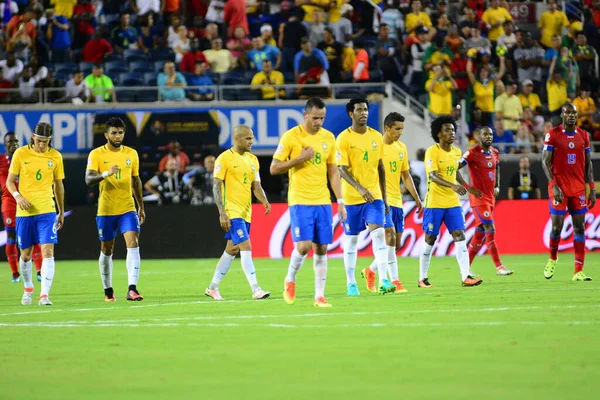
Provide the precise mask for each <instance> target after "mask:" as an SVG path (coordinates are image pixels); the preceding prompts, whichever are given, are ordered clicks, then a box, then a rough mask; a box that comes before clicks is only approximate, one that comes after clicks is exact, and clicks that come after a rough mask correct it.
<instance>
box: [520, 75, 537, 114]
mask: <svg viewBox="0 0 600 400" xmlns="http://www.w3.org/2000/svg"><path fill="white" fill-rule="evenodd" d="M521 90H522V91H523V92H522V93H519V100H521V106H523V109H524V108H525V107H529V108H531V109H532V110H535V109H536V108H538V107H541V106H542V102H541V101H540V96H538V95H537V93H535V92H534V91H533V81H532V80H530V79H526V80H524V81H523V83H522V84H521Z"/></svg>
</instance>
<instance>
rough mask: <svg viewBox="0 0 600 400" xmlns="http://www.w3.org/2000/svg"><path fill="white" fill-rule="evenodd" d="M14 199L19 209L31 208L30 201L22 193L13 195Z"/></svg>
mask: <svg viewBox="0 0 600 400" xmlns="http://www.w3.org/2000/svg"><path fill="white" fill-rule="evenodd" d="M15 201H16V202H17V205H18V206H19V208H20V209H21V210H29V209H30V208H31V203H30V202H29V201H27V199H26V198H25V197H23V196H22V195H18V196H17V197H15Z"/></svg>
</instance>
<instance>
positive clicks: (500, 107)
mask: <svg viewBox="0 0 600 400" xmlns="http://www.w3.org/2000/svg"><path fill="white" fill-rule="evenodd" d="M494 111H495V113H496V119H497V120H502V121H503V122H504V125H503V128H504V129H505V130H506V131H508V132H510V134H511V135H512V136H513V137H514V135H515V133H516V132H517V129H518V128H519V125H520V124H521V120H522V119H523V106H522V105H521V100H519V98H518V97H517V83H516V82H515V81H510V82H507V83H506V93H504V94H502V95H501V96H498V97H496V100H495V101H494Z"/></svg>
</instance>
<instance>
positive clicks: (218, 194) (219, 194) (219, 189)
mask: <svg viewBox="0 0 600 400" xmlns="http://www.w3.org/2000/svg"><path fill="white" fill-rule="evenodd" d="M223 183H224V182H223V181H222V180H221V179H218V178H214V180H213V198H214V199H215V204H216V205H217V208H218V209H219V223H220V224H221V228H223V230H224V231H225V232H228V231H229V229H230V228H231V222H230V221H229V217H228V216H227V213H226V212H225V202H224V201H223Z"/></svg>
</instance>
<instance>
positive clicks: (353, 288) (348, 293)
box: [346, 283, 360, 297]
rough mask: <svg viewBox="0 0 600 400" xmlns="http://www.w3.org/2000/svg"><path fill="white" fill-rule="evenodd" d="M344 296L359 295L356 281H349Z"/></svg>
mask: <svg viewBox="0 0 600 400" xmlns="http://www.w3.org/2000/svg"><path fill="white" fill-rule="evenodd" d="M346 296H350V297H358V296H360V292H359V291H358V286H356V283H351V284H349V285H348V288H347V289H346Z"/></svg>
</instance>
